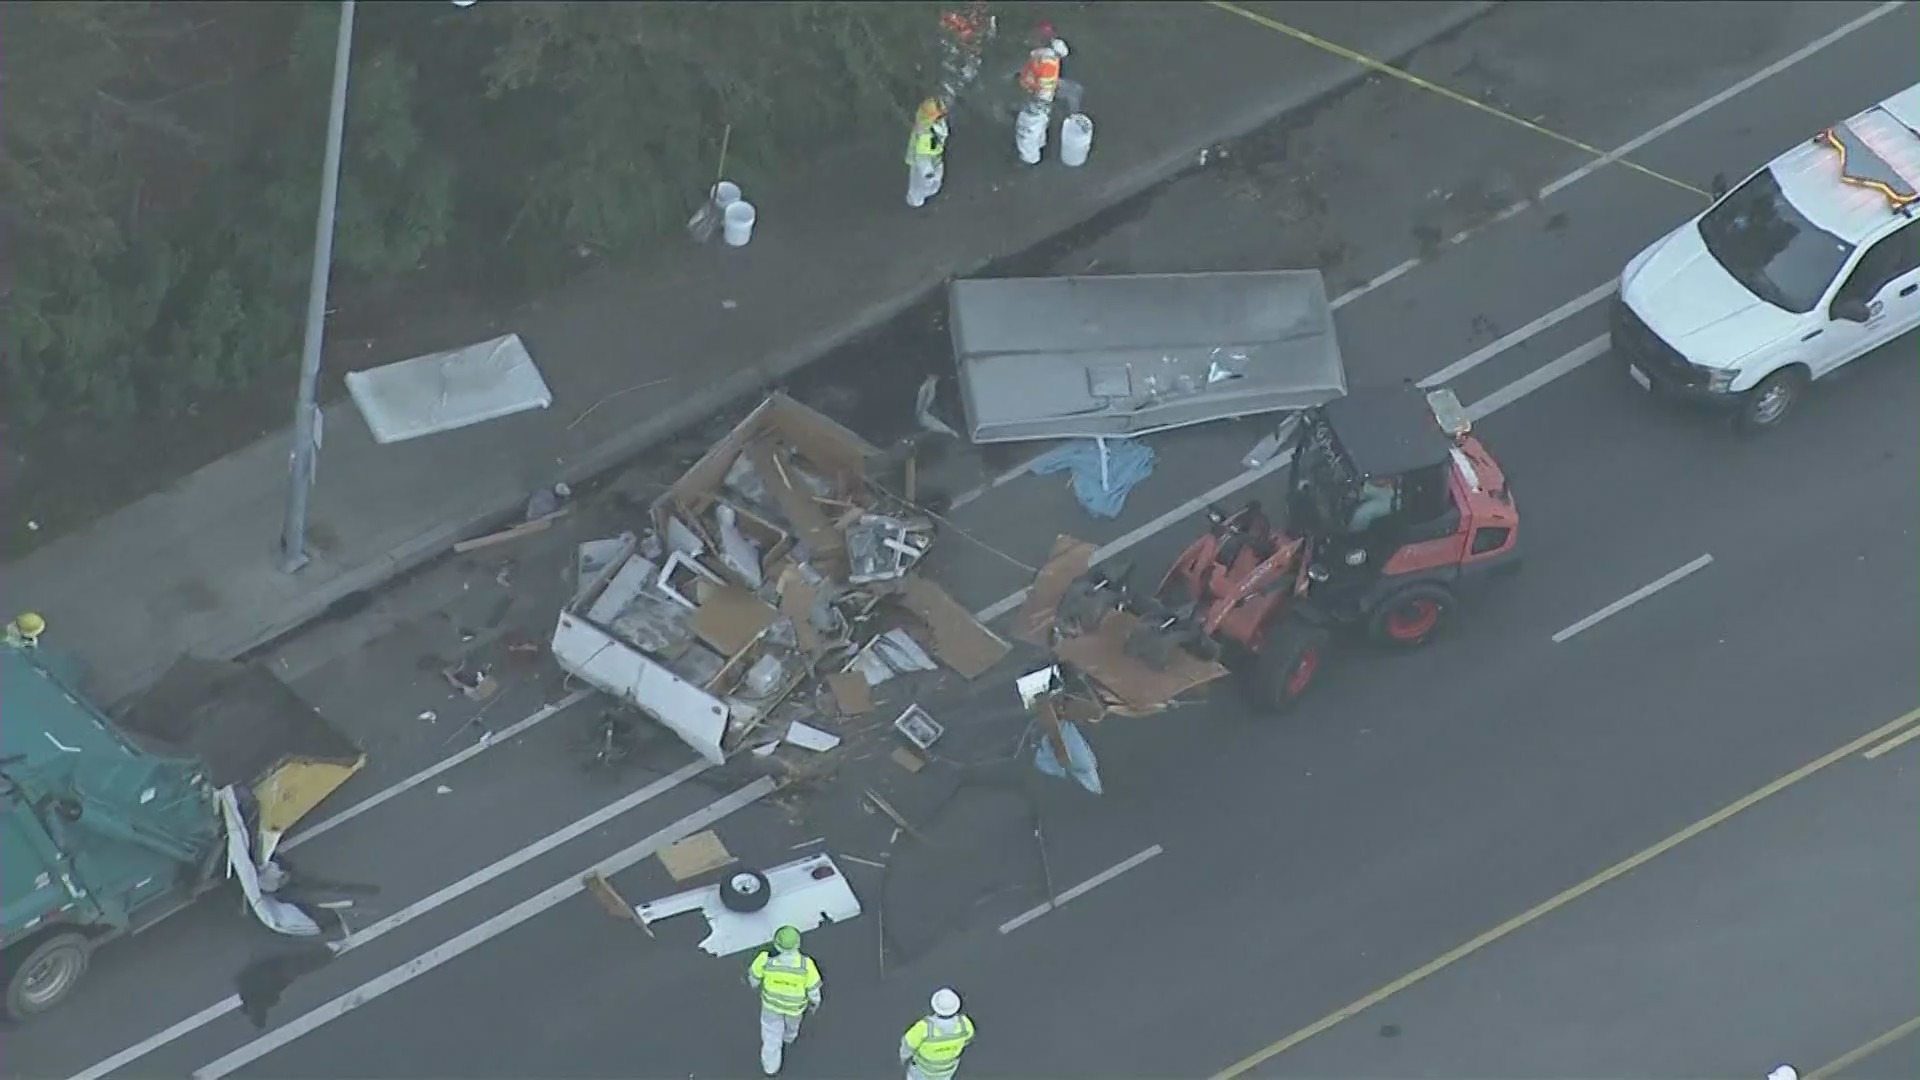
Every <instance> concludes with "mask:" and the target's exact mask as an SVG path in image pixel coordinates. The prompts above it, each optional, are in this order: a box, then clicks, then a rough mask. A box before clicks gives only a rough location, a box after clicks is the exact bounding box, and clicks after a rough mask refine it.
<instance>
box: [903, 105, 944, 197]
mask: <svg viewBox="0 0 1920 1080" xmlns="http://www.w3.org/2000/svg"><path fill="white" fill-rule="evenodd" d="M946 152H947V108H946V106H945V105H942V104H941V103H940V101H939V99H938V98H928V99H927V100H925V101H923V102H921V103H920V110H919V112H917V113H915V114H914V117H913V134H912V135H910V136H909V137H908V139H907V205H908V206H913V207H920V206H925V205H926V204H927V200H928V199H931V198H933V197H934V196H935V195H938V194H940V185H941V183H942V182H943V181H945V179H946V175H947V166H946Z"/></svg>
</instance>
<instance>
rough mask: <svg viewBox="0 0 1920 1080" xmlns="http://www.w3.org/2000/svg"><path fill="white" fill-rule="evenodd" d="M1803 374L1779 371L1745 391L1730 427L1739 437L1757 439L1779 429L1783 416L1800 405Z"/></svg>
mask: <svg viewBox="0 0 1920 1080" xmlns="http://www.w3.org/2000/svg"><path fill="white" fill-rule="evenodd" d="M1808 381H1809V380H1808V378H1807V373H1806V371H1805V370H1803V369H1801V368H1797V367H1789V368H1781V369H1780V370H1779V371H1776V372H1774V373H1773V374H1771V375H1769V376H1767V377H1766V378H1764V379H1762V380H1760V385H1758V386H1756V387H1754V388H1753V389H1751V390H1749V391H1747V395H1746V398H1745V400H1743V401H1741V403H1740V411H1739V412H1737V413H1735V414H1734V417H1733V426H1734V427H1735V428H1736V429H1738V430H1739V431H1740V433H1741V434H1743V435H1758V434H1761V433H1763V432H1767V431H1772V430H1773V429H1774V428H1777V427H1779V426H1780V423H1781V421H1783V420H1785V419H1786V418H1787V414H1788V413H1790V412H1792V411H1793V407H1794V406H1795V405H1797V404H1799V402H1800V395H1801V394H1802V393H1803V392H1805V390H1806V388H1807V384H1808Z"/></svg>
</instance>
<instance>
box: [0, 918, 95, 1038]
mask: <svg viewBox="0 0 1920 1080" xmlns="http://www.w3.org/2000/svg"><path fill="white" fill-rule="evenodd" d="M91 954H92V945H91V943H89V942H88V941H87V939H86V938H85V937H84V936H82V935H80V934H76V933H72V932H63V933H58V934H54V935H53V936H52V937H49V938H45V939H44V940H42V941H41V942H40V943H39V944H38V945H35V946H34V947H33V948H32V949H31V950H29V951H28V952H26V953H25V954H24V955H22V956H21V957H20V959H19V960H18V962H15V961H13V960H11V959H9V961H8V963H7V1016H9V1017H11V1018H12V1019H13V1020H15V1021H24V1020H27V1019H30V1018H32V1017H35V1016H38V1015H40V1014H41V1013H43V1012H46V1011H47V1010H49V1009H51V1008H53V1007H54V1006H56V1005H58V1004H60V1003H61V1002H62V1001H65V1000H66V999H67V997H68V996H69V995H70V994H72V993H73V988H74V987H76V986H78V985H80V980H81V979H82V978H83V977H84V976H85V975H86V973H87V961H88V959H89V958H90V956H91Z"/></svg>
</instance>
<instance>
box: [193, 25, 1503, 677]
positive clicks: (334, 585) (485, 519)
mask: <svg viewBox="0 0 1920 1080" xmlns="http://www.w3.org/2000/svg"><path fill="white" fill-rule="evenodd" d="M1498 3H1499V0H1477V2H1475V3H1469V4H1465V5H1462V6H1461V7H1460V8H1459V9H1458V10H1456V11H1454V12H1453V13H1452V14H1451V15H1449V16H1448V17H1446V18H1444V19H1441V20H1439V21H1437V22H1435V23H1433V24H1431V25H1427V26H1422V27H1420V28H1418V29H1417V30H1413V31H1410V32H1407V33H1406V34H1404V36H1403V37H1402V38H1401V39H1397V40H1392V41H1390V42H1389V44H1388V46H1387V47H1385V48H1383V49H1381V50H1380V51H1379V54H1378V59H1380V60H1381V61H1382V62H1384V63H1389V64H1398V63H1400V62H1401V61H1402V60H1404V59H1406V57H1407V56H1409V55H1410V54H1412V53H1413V52H1415V51H1417V50H1419V49H1421V48H1424V47H1425V46H1427V45H1429V44H1431V43H1432V42H1434V41H1435V40H1437V39H1439V38H1443V37H1446V36H1447V35H1449V34H1452V33H1454V32H1456V31H1458V30H1459V29H1461V28H1462V27H1464V26H1466V25H1467V24H1469V23H1471V22H1473V21H1475V20H1477V19H1479V18H1480V17H1482V16H1484V15H1486V14H1487V13H1488V12H1490V11H1492V10H1493V9H1494V8H1495V7H1496V6H1498ZM1371 74H1372V73H1371V72H1369V71H1368V70H1367V69H1366V68H1363V67H1359V66H1357V65H1343V66H1342V67H1341V69H1340V70H1339V71H1338V72H1337V73H1336V74H1333V75H1331V76H1329V77H1326V78H1322V79H1320V80H1318V81H1316V82H1313V83H1309V84H1307V85H1305V86H1303V87H1300V88H1299V89H1297V90H1296V91H1294V92H1293V93H1290V94H1288V95H1287V96H1286V97H1285V98H1284V99H1281V100H1277V101H1276V100H1268V101H1264V102H1258V103H1255V104H1252V105H1249V106H1247V107H1245V108H1243V109H1241V110H1239V111H1237V112H1233V113H1229V114H1227V115H1226V116H1225V117H1224V118H1223V119H1222V120H1220V121H1219V122H1218V123H1217V124H1215V125H1213V126H1212V127H1210V128H1208V129H1206V130H1204V131H1201V132H1199V133H1198V134H1199V135H1200V136H1201V137H1200V138H1198V139H1196V140H1194V141H1193V142H1192V145H1191V146H1189V147H1186V148H1183V149H1180V150H1175V151H1168V152H1167V153H1164V154H1162V155H1160V156H1159V157H1157V158H1154V159H1152V160H1150V161H1147V162H1144V163H1142V164H1140V165H1136V166H1134V167H1133V168H1131V169H1127V170H1124V171H1122V172H1119V173H1116V174H1114V175H1113V176H1111V177H1109V178H1108V179H1107V180H1106V181H1105V182H1104V183H1103V184H1101V185H1100V186H1098V187H1097V188H1095V190H1094V193H1093V197H1092V198H1090V199H1086V200H1082V201H1077V202H1075V203H1074V204H1073V205H1074V210H1073V211H1072V212H1071V213H1070V214H1069V215H1068V216H1067V217H1066V218H1065V219H1064V220H1063V221H1061V222H1060V223H1059V224H1058V225H1057V227H1055V228H1054V229H1053V231H1051V232H1049V233H1048V234H1047V235H1046V236H1043V237H1040V238H1039V239H1037V240H1035V241H1034V242H1033V244H1031V245H1029V248H1033V247H1038V246H1040V245H1042V244H1046V243H1048V242H1049V241H1051V240H1052V239H1054V238H1055V237H1058V236H1060V235H1061V234H1063V233H1067V232H1071V231H1072V230H1074V229H1076V228H1078V227H1080V226H1081V225H1084V224H1085V223H1086V222H1087V221H1089V220H1091V219H1092V218H1094V217H1096V216H1098V215H1099V214H1102V213H1104V212H1106V211H1108V210H1111V209H1112V208H1113V207H1114V206H1117V205H1119V204H1121V203H1124V202H1126V201H1127V200H1129V199H1132V198H1134V197H1135V196H1138V195H1140V194H1142V193H1144V192H1146V191H1148V190H1150V189H1152V188H1153V187H1155V186H1157V185H1159V184H1161V183H1164V182H1166V181H1168V180H1171V179H1173V178H1175V177H1177V176H1179V175H1180V174H1181V173H1183V172H1185V171H1187V170H1188V169H1189V168H1190V167H1192V164H1193V161H1194V157H1195V155H1196V154H1197V153H1198V152H1199V150H1200V149H1201V148H1202V147H1208V146H1214V145H1216V144H1219V143H1223V142H1232V141H1234V140H1236V139H1239V138H1242V137H1244V136H1247V135H1249V134H1252V133H1253V132H1254V131H1257V130H1259V129H1260V128H1262V127H1265V126H1266V125H1268V124H1270V123H1272V122H1274V121H1275V120H1278V119H1280V118H1281V117H1283V116H1285V115H1287V114H1288V113H1292V112H1298V111H1301V110H1303V109H1308V108H1311V107H1313V106H1314V105H1317V104H1319V103H1320V102H1322V101H1324V100H1325V99H1327V98H1329V97H1332V96H1334V95H1336V94H1339V93H1342V92H1344V91H1346V90H1348V89H1350V88H1352V87H1353V86H1355V85H1358V84H1359V83H1361V82H1363V81H1365V80H1366V79H1367V78H1368V77H1369V76H1370V75H1371ZM1018 254H1020V253H1019V252H1007V253H1002V254H999V255H994V256H989V257H984V258H978V259H970V260H966V261H963V262H959V263H950V264H946V265H942V266H936V267H933V268H931V269H929V270H928V271H927V272H926V273H924V274H922V275H920V277H918V278H916V279H915V280H914V282H913V284H912V285H910V286H909V287H907V288H905V289H902V290H900V291H899V292H897V293H895V294H894V295H892V296H890V297H887V298H885V299H883V300H877V301H875V302H874V303H872V304H869V305H868V306H867V307H866V308H864V309H862V310H861V312H860V313H859V314H858V315H856V316H854V317H853V318H852V319H849V320H847V321H846V322H844V323H842V324H841V325H840V326H838V327H836V328H835V329H833V330H831V331H828V332H826V333H823V334H820V335H817V336H816V337H814V338H812V339H810V340H807V341H803V342H800V343H798V344H796V345H792V346H789V347H788V348H786V349H783V350H781V351H780V352H777V353H774V354H771V355H769V356H766V357H764V358H762V359H761V360H760V361H759V362H758V363H755V364H752V365H750V366H748V367H746V368H744V369H742V370H741V371H739V372H736V373H735V374H734V375H733V376H731V377H730V378H728V379H726V380H725V381H723V382H721V383H718V384H715V385H713V386H710V387H708V388H707V389H706V390H705V391H703V392H701V393H699V394H695V395H692V396H689V397H687V398H684V399H681V400H680V401H679V402H677V403H676V404H675V405H674V406H672V407H671V408H669V409H668V410H667V411H665V412H663V413H661V414H660V415H658V416H655V417H654V418H653V419H652V420H650V421H649V422H646V423H643V424H636V425H634V426H632V427H631V428H628V429H627V430H626V431H625V432H623V433H622V434H621V435H620V436H619V437H617V438H614V439H610V440H608V441H607V442H604V443H602V444H600V445H599V446H597V447H595V448H594V449H592V450H591V451H588V452H587V453H585V454H583V455H581V456H580V457H579V458H577V459H575V460H572V461H569V462H568V464H567V467H566V468H565V469H564V470H562V471H561V472H560V473H559V474H558V475H557V476H556V477H555V479H557V480H563V481H565V482H566V483H568V484H572V485H576V486H578V485H580V484H583V483H584V482H586V481H588V480H590V479H593V478H595V477H597V476H599V475H601V474H602V473H605V472H608V471H610V470H612V469H614V468H615V467H617V466H619V465H621V464H623V463H625V462H626V461H628V460H629V459H632V458H634V457H637V456H638V455H640V454H642V453H644V452H646V451H647V450H650V449H652V448H654V447H656V446H659V445H660V444H662V443H665V442H667V441H669V440H671V439H673V438H674V437H675V436H677V435H679V434H680V433H682V432H684V431H686V430H688V429H689V428H691V427H693V426H695V425H697V424H698V423H700V422H701V421H703V420H705V419H707V418H708V417H709V416H711V415H712V414H713V413H715V412H719V411H721V410H723V409H725V408H726V407H727V406H729V405H731V404H733V403H734V402H735V401H738V400H739V399H741V398H743V397H746V396H747V395H750V394H753V393H755V392H758V391H762V390H764V389H765V388H766V387H768V386H769V385H771V384H773V383H775V382H778V381H779V380H781V379H783V378H785V377H787V376H789V375H791V374H793V373H794V372H797V371H799V370H800V369H802V368H804V367H806V366H808V365H809V364H812V363H813V362H814V361H816V360H819V359H821V358H823V357H824V356H826V355H827V354H828V353H831V352H833V351H834V350H835V349H837V348H839V347H840V346H842V345H845V344H846V343H848V342H849V341H852V340H854V339H855V338H858V337H860V336H861V335H862V334H865V333H867V332H869V331H871V330H873V329H875V328H877V327H879V326H882V325H884V324H886V323H887V322H888V321H889V320H891V319H893V318H895V317H896V316H898V315H899V314H900V313H901V312H904V311H906V310H907V309H909V308H911V307H912V306H913V305H915V304H917V303H920V302H921V301H923V300H925V299H926V298H927V296H928V295H929V294H931V293H932V292H933V291H934V290H937V289H939V288H940V287H941V286H943V285H944V284H946V282H947V281H948V280H950V279H952V278H955V277H965V276H967V275H969V274H972V273H975V272H977V271H979V270H980V269H981V268H983V267H985V266H988V265H990V264H992V263H994V262H998V261H1001V260H1003V259H1007V258H1010V257H1016V256H1017V255H1018ZM524 503H525V496H524V493H516V494H515V495H513V496H512V497H511V498H507V499H502V500H498V501H497V502H494V503H489V504H484V505H481V506H478V507H476V509H475V510H474V511H473V512H472V513H471V514H469V515H467V516H466V517H464V518H462V519H459V520H456V521H450V522H447V523H445V524H442V525H440V526H437V527H435V528H433V529H430V530H428V531H427V532H424V533H421V534H420V535H419V536H416V537H414V538H413V539H411V540H409V541H407V542H406V543H404V544H402V545H400V546H399V547H397V548H395V549H394V550H393V551H392V552H390V553H388V554H387V556H386V557H385V558H383V559H380V560H378V561H376V562H374V563H372V564H370V565H367V566H363V567H359V568H356V569H353V570H348V571H346V572H344V573H342V574H340V575H339V576H338V577H336V578H334V579H333V580H332V581H330V582H328V583H327V585H326V586H325V587H323V588H321V589H319V590H316V591H315V592H314V593H312V594H310V595H309V596H308V597H307V598H306V599H305V600H304V601H302V602H301V603H298V604H296V605H292V606H289V607H288V608H286V609H283V611H282V612H281V613H280V615H279V616H278V617H277V618H275V619H274V621H272V622H271V623H268V624H266V625H261V626H256V627H255V628H254V629H253V630H251V631H248V632H246V633H245V634H242V635H239V636H236V637H232V638H229V639H227V640H225V641H215V642H212V643H209V645H208V647H206V649H205V652H207V653H210V654H212V655H215V656H220V657H227V658H231V657H239V656H244V655H246V654H248V653H251V652H255V651H257V650H259V649H261V648H264V647H266V646H268V645H270V644H272V643H273V642H275V641H277V640H279V639H280V638H282V637H285V636H287V635H288V634H290V633H292V632H294V631H295V630H298V629H300V628H301V627H303V626H305V625H306V624H308V623H310V622H314V621H315V620H317V619H320V618H321V617H323V616H325V615H326V613H327V612H328V611H329V610H330V609H332V608H333V606H334V605H335V604H338V603H339V602H341V601H342V600H344V599H346V598H347V597H349V596H352V595H354V594H356V593H361V592H367V591H369V590H372V589H374V588H377V587H379V586H381V585H384V584H386V583H387V582H389V581H391V580H393V579H394V578H396V577H399V576H400V575H402V574H405V573H407V572H409V571H411V570H414V569H417V568H419V567H421V566H424V565H425V564H427V563H429V562H432V561H433V560H435V559H437V558H439V557H441V556H443V555H446V554H448V553H449V552H450V550H451V549H452V547H453V545H454V544H455V543H457V542H458V541H460V540H464V539H466V538H467V537H469V536H473V535H476V534H479V533H482V532H486V531H488V530H490V529H493V528H499V527H502V526H503V525H504V524H506V523H507V522H508V521H509V519H511V518H514V517H516V516H517V515H518V514H519V513H520V512H521V510H522V508H523V506H524ZM192 651H196V652H197V651H200V650H192ZM156 674H157V673H156Z"/></svg>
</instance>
